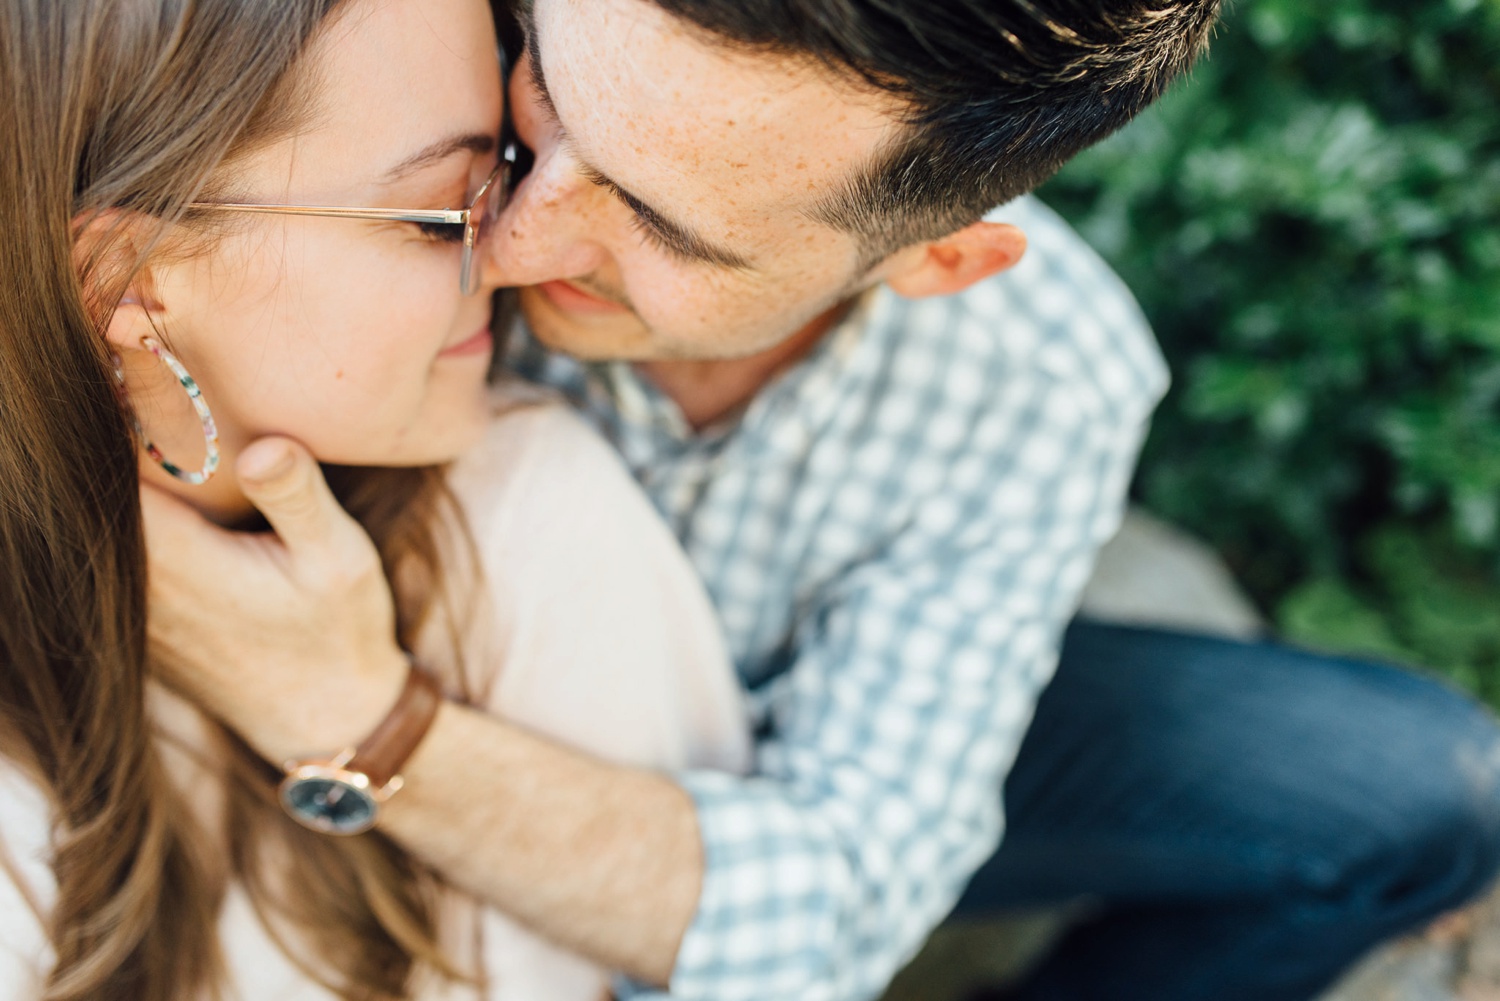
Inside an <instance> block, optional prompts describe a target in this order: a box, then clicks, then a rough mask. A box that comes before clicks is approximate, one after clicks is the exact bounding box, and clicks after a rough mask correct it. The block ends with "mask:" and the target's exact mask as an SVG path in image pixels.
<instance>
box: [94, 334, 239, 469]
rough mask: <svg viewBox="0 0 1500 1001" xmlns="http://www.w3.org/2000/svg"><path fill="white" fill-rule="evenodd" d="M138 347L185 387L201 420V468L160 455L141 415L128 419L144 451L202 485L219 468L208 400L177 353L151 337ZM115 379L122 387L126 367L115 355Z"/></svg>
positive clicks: (163, 465)
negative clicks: (192, 469)
mask: <svg viewBox="0 0 1500 1001" xmlns="http://www.w3.org/2000/svg"><path fill="white" fill-rule="evenodd" d="M141 347H143V348H145V349H146V350H147V351H150V352H151V353H152V354H154V355H156V357H157V358H158V359H160V360H161V362H162V364H164V365H166V366H167V368H168V369H170V370H171V372H172V375H174V376H175V377H176V378H177V382H178V383H179V384H180V385H181V386H182V388H183V389H184V390H186V391H187V395H188V400H190V401H191V402H192V404H193V410H194V412H196V413H197V415H198V420H199V421H200V422H201V423H202V424H203V443H204V445H205V448H206V454H205V455H204V457H203V468H202V469H200V470H198V471H197V472H195V473H190V472H188V471H186V470H184V469H183V468H182V467H181V466H179V465H177V464H176V463H175V462H173V461H172V460H170V459H168V458H167V457H166V456H165V455H162V453H161V449H159V448H157V447H156V446H155V445H154V444H152V441H151V439H150V438H148V437H147V436H146V429H145V428H143V427H141V422H140V418H138V417H136V416H134V414H132V415H131V418H130V419H131V422H132V423H133V424H135V433H136V434H137V435H139V436H140V439H141V447H142V448H144V449H145V450H146V454H147V455H149V456H151V458H152V459H153V460H155V462H156V464H157V465H159V466H161V468H163V469H165V470H166V471H167V472H168V473H170V474H171V475H172V476H175V477H176V478H177V479H179V480H181V481H182V482H184V483H190V484H192V485H193V486H201V485H202V484H204V483H207V482H208V481H209V480H210V479H212V478H213V475H214V473H216V472H218V469H219V426H218V425H217V424H215V423H214V415H213V411H211V410H209V409H208V402H207V401H206V400H204V399H203V391H202V390H200V389H199V388H198V383H197V382H195V381H194V380H193V377H192V376H191V375H189V374H188V370H187V369H186V368H184V367H183V365H182V362H180V361H178V360H177V357H176V356H175V355H173V354H172V352H170V351H168V350H167V349H166V348H164V347H162V346H161V342H160V341H158V340H157V339H156V338H154V337H142V338H141ZM115 380H116V381H117V382H118V383H119V384H120V385H121V386H122V387H123V386H124V385H125V369H124V367H123V366H122V365H121V363H120V361H119V359H118V358H116V359H115Z"/></svg>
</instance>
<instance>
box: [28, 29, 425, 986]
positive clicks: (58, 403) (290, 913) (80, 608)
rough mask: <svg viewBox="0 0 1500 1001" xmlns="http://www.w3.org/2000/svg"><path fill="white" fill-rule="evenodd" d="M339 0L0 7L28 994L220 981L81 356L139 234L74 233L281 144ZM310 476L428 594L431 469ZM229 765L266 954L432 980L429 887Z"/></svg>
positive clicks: (93, 365)
mask: <svg viewBox="0 0 1500 1001" xmlns="http://www.w3.org/2000/svg"><path fill="white" fill-rule="evenodd" d="M344 3H345V0H0V753H3V754H4V755H5V757H6V758H7V759H9V760H10V761H11V762H13V763H14V764H15V765H17V766H19V767H21V768H23V769H25V770H27V771H28V772H29V773H31V775H32V776H33V777H34V778H35V780H36V781H37V782H38V783H39V784H40V786H41V787H42V789H44V790H45V791H46V792H47V793H49V794H50V796H51V799H52V803H53V808H54V814H55V816H54V820H55V826H54V836H53V845H54V850H53V856H52V869H53V872H54V874H55V876H56V883H57V893H56V901H55V904H54V906H53V907H52V909H51V912H50V915H49V916H48V932H49V934H50V936H51V941H52V944H53V947H54V949H55V952H56V964H55V967H54V969H53V970H52V971H51V973H50V976H49V978H48V980H47V983H46V988H45V995H44V996H45V998H47V999H48V1001H52V999H97V1001H104V999H117V998H130V999H143V1001H167V999H178V998H188V997H200V996H203V995H204V994H205V993H207V994H210V995H217V994H219V993H220V989H221V988H222V986H223V984H222V978H223V975H224V970H223V965H222V957H221V956H220V953H219V948H218V939H217V916H218V906H219V903H220V900H221V897H222V891H223V878H222V874H223V867H222V866H218V865H216V864H214V860H212V859H209V858H207V857H205V856H206V854H207V853H206V852H205V849H204V844H205V839H204V837H203V835H202V832H200V831H199V830H198V828H197V827H196V826H195V824H194V822H193V821H192V819H191V818H190V815H189V813H188V811H187V810H186V809H185V808H184V804H183V803H181V802H179V796H178V793H177V792H176V790H175V789H174V787H173V786H172V784H171V783H170V782H169V780H168V778H167V776H166V774H165V772H164V770H163V766H162V762H161V760H160V758H159V754H158V750H157V745H156V742H155V740H154V738H153V734H152V727H151V723H150V718H149V716H148V713H147V709H146V694H145V693H146V681H147V677H148V675H149V666H148V660H149V654H148V650H147V642H146V571H145V550H144V539H143V534H142V528H141V513H140V502H139V495H138V474H137V461H138V460H137V456H138V450H137V447H136V443H135V442H134V440H133V439H132V436H131V432H130V424H129V421H128V417H127V414H126V413H125V412H124V409H123V406H124V405H123V404H122V401H121V400H120V399H119V397H118V396H117V394H116V391H115V388H114V386H113V384H112V378H111V366H110V359H109V357H108V352H107V349H106V346H105V342H104V339H103V336H102V325H103V321H104V318H105V317H107V315H108V312H109V309H110V308H111V307H112V306H113V304H114V303H116V302H118V299H119V296H120V295H121V294H122V292H123V289H124V288H125V286H126V284H127V283H128V281H129V279H130V277H131V275H132V272H133V269H134V268H135V267H138V266H139V265H140V263H141V257H142V256H143V254H142V253H137V251H142V246H143V244H142V241H141V233H140V230H139V227H138V226H137V227H135V228H133V229H132V231H131V239H132V243H131V245H130V247H131V253H130V254H125V253H124V251H123V249H122V247H123V243H122V241H119V240H111V239H109V238H108V236H106V238H104V239H101V240H98V241H96V242H95V243H94V244H93V245H91V247H90V253H89V254H88V255H87V257H86V258H85V259H83V260H81V261H80V260H79V259H78V256H79V250H78V248H77V245H76V243H75V238H76V236H77V233H78V223H79V220H81V219H88V218H93V217H96V215H97V214H98V213H101V212H107V211H108V210H122V212H123V213H126V214H128V215H129V216H130V217H131V218H132V219H134V220H140V219H150V220H155V221H157V223H159V226H158V233H157V235H158V236H160V235H162V234H165V233H167V232H168V230H169V229H170V228H172V226H173V224H174V223H176V222H178V221H179V220H181V219H182V217H183V213H184V207H185V205H186V204H187V203H189V202H191V201H193V200H194V199H195V198H197V197H199V196H200V195H201V194H202V193H203V192H205V191H207V190H209V188H210V186H211V184H212V182H213V181H214V179H215V177H216V176H217V174H218V172H219V171H221V170H222V169H224V167H225V165H226V164H232V163H233V161H234V160H235V159H236V158H237V157H238V156H240V155H242V154H243V153H246V152H248V151H250V150H251V149H253V148H256V147H257V146H258V145H260V144H263V143H265V142H267V141H270V140H272V139H275V138H278V137H279V136H281V135H283V134H285V133H286V131H287V130H288V129H290V128H291V127H292V126H293V125H295V124H296V121H297V118H298V113H299V110H305V109H300V108H299V102H298V99H297V98H298V94H299V91H300V89H301V88H299V87H298V86H296V85H295V82H296V80H297V79H298V74H297V73H296V72H295V69H296V67H297V65H298V57H299V56H300V55H301V54H302V53H303V52H305V51H306V50H307V48H308V45H309V43H310V40H311V39H313V38H314V36H315V35H316V33H317V31H318V29H319V27H320V26H322V25H323V24H324V23H325V21H326V20H327V19H328V18H329V17H331V16H332V15H334V14H336V13H337V12H338V11H339V9H340V8H341V7H342V6H344ZM152 243H153V241H152V239H151V238H150V234H148V238H147V239H146V240H145V241H144V250H145V251H149V249H150V248H151V245H152ZM122 261H124V262H126V263H125V264H123V265H122V264H121V262H122ZM335 479H336V488H337V490H338V492H339V494H340V496H341V498H342V499H343V500H344V502H345V503H346V505H347V506H348V507H349V508H350V510H351V513H353V514H354V515H355V516H356V517H358V518H360V519H361V520H362V521H363V523H364V524H365V525H366V527H367V529H368V530H369V531H370V532H371V534H372V536H373V537H374V538H375V540H376V543H377V545H378V546H379V547H380V549H381V552H382V556H383V557H384V559H385V562H386V565H387V568H388V571H393V570H394V568H396V567H397V566H400V567H401V568H402V575H403V576H410V577H412V579H414V580H418V581H425V582H427V583H432V582H435V581H437V580H439V579H440V578H441V575H440V574H439V572H438V563H439V545H438V543H437V541H436V538H435V534H434V533H435V529H434V525H435V522H436V519H437V518H438V514H439V508H440V506H441V505H442V503H443V497H444V493H443V486H442V480H441V476H440V474H439V473H438V471H436V470H433V469H413V470H341V471H337V474H336V477H335ZM413 567H415V568H416V569H415V571H413V569H412V568H413ZM418 590H422V593H421V594H420V595H419V596H418V597H417V598H415V599H411V600H399V599H398V605H400V606H401V607H400V613H399V617H400V620H401V628H402V632H403V635H405V636H407V637H408V638H409V637H410V634H411V632H412V631H413V630H414V629H415V628H416V626H417V625H418V624H419V623H420V621H421V620H422V618H423V617H424V615H425V614H426V611H427V610H428V608H429V607H430V604H431V600H432V599H431V597H430V593H429V592H426V591H425V589H406V592H405V593H404V594H403V595H402V596H401V599H410V596H411V595H412V594H415V593H417V591H418ZM231 758H232V760H233V762H234V765H233V767H232V772H233V776H232V777H231V779H230V780H229V782H228V784H227V791H228V795H229V800H230V805H229V811H230V817H231V824H230V829H231V830H232V831H233V832H234V836H233V840H232V845H231V859H230V861H231V871H232V872H233V873H234V874H235V875H237V876H238V877H239V878H241V879H243V880H244V883H245V885H246V886H247V888H248V889H249V891H250V893H251V896H252V899H253V901H254V902H255V904H256V906H257V909H258V910H259V911H260V913H261V914H262V916H263V917H265V918H267V919H268V925H269V926H271V927H272V930H273V932H274V933H277V934H279V935H280V936H281V938H282V940H283V941H287V933H288V932H290V933H293V934H296V935H303V936H305V937H306V939H307V945H308V946H309V947H308V948H293V947H292V943H290V942H288V952H289V953H290V954H291V955H292V958H293V959H294V960H295V961H300V962H302V963H304V964H305V968H306V969H307V971H308V972H309V973H310V974H311V975H313V976H315V977H317V978H318V979H319V980H321V981H323V982H324V983H325V985H327V986H329V987H330V988H331V989H333V990H334V991H336V992H337V993H338V994H340V995H341V996H343V997H345V998H349V999H355V998H393V997H402V996H405V995H406V994H407V993H408V990H409V984H410V983H411V981H412V980H413V972H414V970H415V969H417V968H419V967H421V966H424V965H425V966H428V967H431V968H434V969H436V970H438V971H439V972H445V973H447V974H448V975H455V974H454V971H453V970H452V969H451V967H448V966H447V965H446V964H445V962H444V960H443V957H442V952H441V950H440V949H439V947H438V938H437V932H436V929H435V918H434V916H433V911H432V889H433V887H434V885H435V883H434V880H433V879H432V878H431V877H430V876H429V875H428V874H426V873H425V872H423V870H422V869H421V868H420V867H419V866H418V865H416V864H415V863H414V862H413V861H412V860H410V859H409V858H407V856H406V855H405V854H404V853H402V852H401V851H400V850H399V849H397V848H396V847H395V846H394V845H392V844H391V843H390V842H388V841H387V840H386V839H384V838H383V837H381V836H379V835H364V836H361V837H358V838H351V839H341V840H339V839H330V838H324V837H319V836H315V835H312V834H310V833H309V832H306V831H303V830H302V829H301V828H298V827H297V826H296V825H295V824H293V823H292V822H291V821H290V820H288V819H287V818H286V817H285V816H283V815H282V814H281V813H280V811H279V810H277V809H275V807H274V803H272V802H271V799H270V791H271V789H272V783H273V782H274V779H275V776H274V774H273V773H272V772H271V771H270V770H269V769H267V768H266V767H265V765H264V764H263V763H262V762H259V761H258V760H256V759H255V758H254V756H253V755H252V754H251V753H250V752H249V751H248V750H246V749H244V748H243V747H239V748H238V749H237V750H236V751H235V752H234V753H233V754H232V755H231ZM262 849H265V851H264V852H263V851H262ZM263 858H274V866H275V867H276V871H275V873H274V875H268V874H267V871H266V867H265V866H264V865H263V864H262V861H261V860H262V859H263ZM287 887H292V888H295V889H296V893H295V894H287V893H285V892H284V889H285V888H287ZM278 888H281V890H278ZM314 964H315V965H314Z"/></svg>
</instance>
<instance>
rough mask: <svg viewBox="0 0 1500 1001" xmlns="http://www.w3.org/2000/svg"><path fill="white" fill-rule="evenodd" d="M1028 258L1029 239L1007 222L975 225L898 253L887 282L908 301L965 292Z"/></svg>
mask: <svg viewBox="0 0 1500 1001" xmlns="http://www.w3.org/2000/svg"><path fill="white" fill-rule="evenodd" d="M1025 253H1026V234H1025V233H1022V232H1021V231H1020V230H1019V229H1017V228H1016V227H1014V226H1012V225H1010V224H1009V223H1003V222H976V223H974V224H973V225H970V226H965V227H964V228H963V229H961V230H959V231H958V232H957V233H952V234H950V235H948V236H945V237H943V238H942V239H941V240H932V241H929V242H927V243H919V244H917V245H916V246H913V247H907V248H906V249H905V250H902V251H899V252H898V253H897V254H896V256H895V258H894V259H893V260H891V261H890V262H888V263H889V264H890V266H891V270H890V271H888V272H887V274H886V275H885V282H886V284H887V285H889V286H890V287H891V288H892V290H894V291H895V292H897V293H899V294H900V295H904V296H906V297H907V298H909V299H922V298H925V297H927V296H934V295H952V294H954V293H955V292H962V291H963V290H964V289H966V288H968V287H969V286H970V285H973V284H974V283H975V282H977V281H981V280H983V279H985V278H988V277H989V276H990V275H993V274H998V273H1000V272H1001V271H1004V270H1005V269H1006V268H1009V267H1013V266H1014V265H1015V264H1016V262H1017V261H1019V260H1020V259H1021V255H1023V254H1025Z"/></svg>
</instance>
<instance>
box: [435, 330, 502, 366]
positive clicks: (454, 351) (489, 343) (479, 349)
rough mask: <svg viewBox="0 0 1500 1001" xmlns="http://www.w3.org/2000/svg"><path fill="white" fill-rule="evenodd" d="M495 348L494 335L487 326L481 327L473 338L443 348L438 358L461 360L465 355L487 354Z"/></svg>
mask: <svg viewBox="0 0 1500 1001" xmlns="http://www.w3.org/2000/svg"><path fill="white" fill-rule="evenodd" d="M494 346H495V335H494V334H492V333H490V328H489V326H488V324H486V325H485V326H483V327H481V328H480V329H479V330H478V332H476V333H475V334H474V336H473V337H470V338H468V339H467V340H462V341H459V342H458V343H457V344H455V345H453V346H452V347H451V348H444V349H443V350H441V351H439V352H438V357H439V358H461V357H464V356H466V355H479V354H489V352H490V351H491V350H492V349H493V348H494Z"/></svg>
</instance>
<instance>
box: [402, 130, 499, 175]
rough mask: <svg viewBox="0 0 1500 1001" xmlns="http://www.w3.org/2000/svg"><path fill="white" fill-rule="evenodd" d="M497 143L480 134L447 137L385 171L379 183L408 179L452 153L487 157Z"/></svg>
mask: <svg viewBox="0 0 1500 1001" xmlns="http://www.w3.org/2000/svg"><path fill="white" fill-rule="evenodd" d="M498 143H499V140H498V139H497V138H496V137H495V136H493V135H486V134H484V133H482V132H468V133H463V134H461V135H453V136H449V137H448V138H446V139H439V140H438V141H437V142H435V143H431V144H429V145H427V146H425V147H423V148H422V149H420V150H418V151H417V152H415V153H413V154H412V155H411V156H409V157H407V158H406V159H405V160H402V161H401V162H400V163H398V164H396V165H395V166H394V167H392V168H391V169H390V170H388V171H386V174H385V177H384V178H382V179H381V182H380V183H382V184H393V183H395V182H396V181H399V180H401V179H402V178H405V177H409V176H410V175H412V174H414V173H416V172H417V171H419V170H421V169H422V168H423V167H430V166H431V165H432V164H434V163H437V162H439V161H441V160H445V159H447V158H448V157H450V156H452V155H453V154H454V153H462V152H469V153H474V154H476V155H478V156H488V155H489V154H490V153H493V152H494V151H495V147H496V145H497V144H498Z"/></svg>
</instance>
